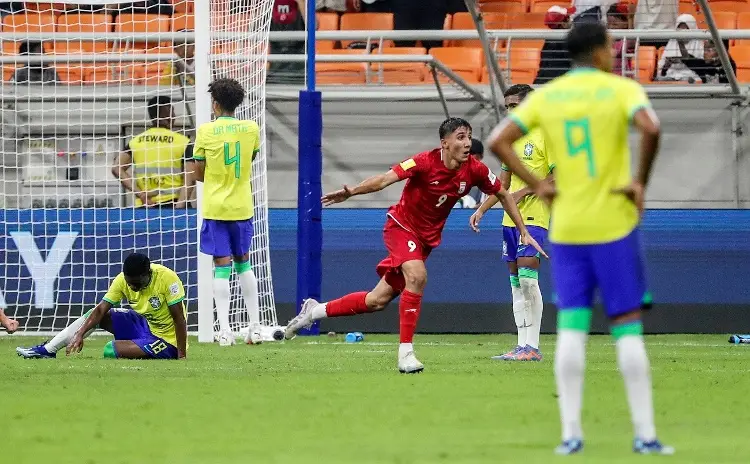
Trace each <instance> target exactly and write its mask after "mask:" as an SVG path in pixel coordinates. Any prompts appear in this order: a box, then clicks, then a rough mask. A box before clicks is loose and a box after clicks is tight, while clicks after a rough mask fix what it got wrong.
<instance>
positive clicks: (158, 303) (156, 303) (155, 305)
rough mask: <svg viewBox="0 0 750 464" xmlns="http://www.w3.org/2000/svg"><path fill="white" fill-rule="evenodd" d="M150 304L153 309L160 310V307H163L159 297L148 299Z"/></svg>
mask: <svg viewBox="0 0 750 464" xmlns="http://www.w3.org/2000/svg"><path fill="white" fill-rule="evenodd" d="M148 302H149V304H151V307H152V308H154V309H159V307H160V306H161V301H159V297H158V296H152V297H151V298H149V299H148Z"/></svg>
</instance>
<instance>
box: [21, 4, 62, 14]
mask: <svg viewBox="0 0 750 464" xmlns="http://www.w3.org/2000/svg"><path fill="white" fill-rule="evenodd" d="M65 7H66V5H65V4H64V3H51V2H46V3H43V2H24V5H23V8H24V10H26V11H28V12H30V13H53V14H60V13H62V12H63V11H65Z"/></svg>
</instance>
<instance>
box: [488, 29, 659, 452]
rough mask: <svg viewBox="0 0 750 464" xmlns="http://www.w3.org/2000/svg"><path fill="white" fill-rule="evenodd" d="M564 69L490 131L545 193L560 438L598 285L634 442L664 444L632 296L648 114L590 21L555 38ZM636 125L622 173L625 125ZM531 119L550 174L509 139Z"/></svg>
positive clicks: (569, 432) (493, 142)
mask: <svg viewBox="0 0 750 464" xmlns="http://www.w3.org/2000/svg"><path fill="white" fill-rule="evenodd" d="M566 43H567V49H568V54H569V56H570V58H571V60H572V61H573V64H574V67H573V69H572V70H571V71H570V72H568V73H566V74H565V75H563V76H561V77H559V78H557V79H554V80H553V81H551V82H550V83H548V84H547V85H545V86H544V87H542V88H541V89H539V90H537V91H536V92H534V93H532V94H531V95H530V96H529V97H528V98H527V99H526V100H525V101H524V102H523V103H522V104H521V105H520V106H519V107H518V108H516V109H515V110H514V111H513V112H512V113H511V115H510V117H508V118H507V119H506V120H505V121H503V123H501V124H500V126H498V128H496V129H495V130H494V131H493V133H492V135H491V137H490V143H489V144H490V146H491V148H492V150H493V151H494V152H495V153H496V154H497V155H498V157H499V158H500V160H501V161H502V162H504V163H505V164H506V165H507V166H508V167H509V168H510V170H511V171H512V172H514V173H515V174H517V175H518V176H519V177H520V178H521V179H523V180H524V181H525V182H526V183H528V185H529V186H530V187H532V188H533V189H534V190H535V192H536V193H537V195H539V196H540V197H541V198H544V199H547V200H548V201H551V202H552V223H551V225H550V241H551V242H552V248H551V250H552V253H551V255H552V260H551V263H552V274H553V278H554V281H555V290H556V292H557V306H558V308H559V313H558V318H557V324H558V336H557V348H556V352H555V378H556V381H557V392H558V401H559V406H560V418H561V422H562V443H561V444H560V446H558V447H557V449H556V450H555V451H556V452H557V453H558V454H574V453H578V452H580V451H581V450H582V449H583V430H582V427H581V403H582V396H583V371H584V363H585V352H586V337H587V335H588V332H589V330H590V326H591V317H592V315H591V313H592V307H593V304H594V293H595V292H596V290H599V293H600V295H601V299H602V302H603V303H604V308H605V311H606V314H607V316H608V318H609V319H610V321H611V330H612V335H613V336H614V338H615V345H616V351H617V362H618V364H619V367H620V371H621V373H622V375H623V379H624V381H625V390H626V393H627V398H628V404H629V406H630V414H631V419H632V422H633V428H634V432H635V440H634V441H633V451H635V452H636V453H643V454H649V453H653V454H671V453H673V452H674V448H671V447H669V446H664V445H662V444H661V442H660V441H659V440H657V438H656V429H655V426H654V411H653V401H652V389H651V377H650V367H649V362H648V356H647V355H646V348H645V345H644V342H643V324H642V322H641V311H642V309H641V306H642V300H643V297H644V294H645V292H646V282H645V276H644V274H645V270H644V266H643V260H642V257H641V248H640V239H639V232H638V223H639V221H640V215H641V214H642V211H643V195H644V190H645V188H646V184H647V183H648V179H649V174H650V172H651V167H652V164H653V161H654V159H655V157H656V153H657V151H658V146H659V138H660V129H659V121H658V119H657V117H656V115H655V114H654V112H653V110H652V109H651V104H650V102H649V100H648V98H647V97H646V94H645V92H644V90H643V88H642V87H641V86H640V85H639V84H638V83H637V82H636V81H634V80H630V79H627V78H623V77H619V76H615V75H613V74H611V73H610V71H611V69H612V57H611V55H610V51H611V50H612V45H611V38H610V36H609V34H607V30H606V28H605V27H604V26H603V25H601V24H600V23H598V22H596V23H581V24H577V25H576V26H574V27H573V29H572V30H571V31H570V32H569V33H568V35H567V38H566ZM631 123H632V124H633V125H634V126H635V128H636V129H637V130H638V132H639V133H640V135H641V146H640V161H639V164H638V171H637V175H636V177H635V179H633V178H632V176H631V168H630V147H629V146H628V128H629V125H630V124H631ZM537 128H538V129H541V131H542V134H543V136H544V139H545V140H546V142H547V149H548V150H549V151H550V153H551V155H552V159H554V160H555V165H556V166H555V185H554V187H553V186H552V185H551V183H549V182H546V181H544V180H541V179H540V178H539V177H537V176H535V175H534V174H532V173H531V172H529V170H528V169H527V168H526V167H524V165H523V163H522V162H521V160H519V159H518V157H517V156H516V154H515V153H514V149H513V143H514V142H515V141H516V140H518V139H520V138H521V137H523V135H524V134H526V133H529V132H530V131H533V130H534V129H537Z"/></svg>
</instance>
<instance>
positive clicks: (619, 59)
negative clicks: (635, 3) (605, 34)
mask: <svg viewBox="0 0 750 464" xmlns="http://www.w3.org/2000/svg"><path fill="white" fill-rule="evenodd" d="M629 10H630V7H629V5H628V4H627V3H617V4H615V5H612V6H611V7H609V11H607V27H608V28H609V29H628V28H629V21H628V13H629ZM634 49H635V42H634V41H632V40H628V41H627V43H626V41H625V40H624V39H618V40H616V41H615V42H614V43H613V44H612V57H613V59H614V66H613V67H612V73H614V74H617V75H619V76H622V75H623V65H624V69H625V70H626V71H631V70H632V63H631V62H630V60H629V59H628V58H627V57H625V55H626V54H627V53H633V50H634ZM626 75H627V73H626Z"/></svg>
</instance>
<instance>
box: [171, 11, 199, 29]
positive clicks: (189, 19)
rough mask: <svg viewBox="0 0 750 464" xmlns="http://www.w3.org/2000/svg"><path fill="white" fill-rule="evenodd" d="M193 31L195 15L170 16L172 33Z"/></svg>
mask: <svg viewBox="0 0 750 464" xmlns="http://www.w3.org/2000/svg"><path fill="white" fill-rule="evenodd" d="M182 30H189V31H194V30H195V15H193V14H192V13H180V14H176V15H174V16H172V31H174V32H177V31H182Z"/></svg>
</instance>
